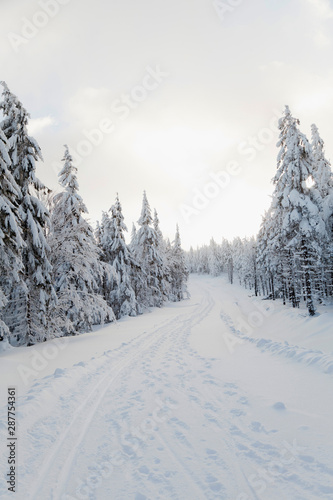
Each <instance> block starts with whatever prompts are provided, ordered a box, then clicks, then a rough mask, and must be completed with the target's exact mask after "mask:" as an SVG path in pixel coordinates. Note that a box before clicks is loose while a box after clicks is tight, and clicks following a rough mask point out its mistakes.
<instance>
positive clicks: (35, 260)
mask: <svg viewBox="0 0 333 500" xmlns="http://www.w3.org/2000/svg"><path fill="white" fill-rule="evenodd" d="M2 86H3V87H4V91H3V101H2V102H1V104H0V109H1V110H2V112H3V115H4V120H3V121H2V123H1V124H0V128H1V129H2V131H3V132H4V134H5V136H6V138H7V141H8V145H9V151H8V153H9V157H10V160H11V164H10V170H11V173H12V175H13V177H14V179H15V181H16V183H17V185H18V187H19V189H20V198H19V201H18V203H19V207H18V213H19V216H20V219H21V221H22V222H21V226H22V238H23V241H24V243H25V246H24V248H23V250H22V262H23V278H22V281H21V286H17V283H16V282H15V280H14V281H13V282H12V285H11V293H10V296H9V307H8V308H7V310H6V313H5V314H6V318H7V320H8V321H9V324H8V326H9V328H10V330H11V332H12V335H15V336H16V339H17V341H18V342H19V343H24V342H27V343H28V344H29V345H31V344H34V343H36V342H39V341H42V340H46V339H47V338H48V336H49V332H48V309H49V307H52V305H53V304H54V303H55V301H56V296H55V292H54V289H53V286H52V283H51V264H50V262H49V251H50V249H49V246H48V244H47V242H46V238H45V231H46V227H47V224H48V220H49V214H48V211H47V209H46V207H45V205H44V204H43V203H42V202H41V201H40V199H39V198H38V195H41V194H42V193H45V192H47V191H48V190H47V188H46V187H45V186H44V185H43V184H42V183H41V182H40V181H39V179H38V178H37V177H36V161H37V160H42V154H41V150H40V147H39V146H38V144H37V142H36V141H35V139H33V138H32V137H30V136H29V135H28V131H27V125H28V118H29V114H28V113H27V111H26V110H25V109H24V107H23V106H22V104H21V102H20V101H19V100H18V99H17V97H16V96H15V95H14V94H12V93H11V92H10V91H9V89H8V87H7V85H6V84H5V83H4V82H2Z"/></svg>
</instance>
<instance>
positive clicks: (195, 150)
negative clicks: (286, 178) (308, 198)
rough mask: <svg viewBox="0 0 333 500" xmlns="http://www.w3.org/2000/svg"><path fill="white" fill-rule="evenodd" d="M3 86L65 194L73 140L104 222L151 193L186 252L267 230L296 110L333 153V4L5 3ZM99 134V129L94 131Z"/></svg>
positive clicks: (133, 210) (132, 215)
mask: <svg viewBox="0 0 333 500" xmlns="http://www.w3.org/2000/svg"><path fill="white" fill-rule="evenodd" d="M0 28H1V44H0V67H1V75H0V79H1V80H5V81H6V82H7V84H8V85H9V87H10V89H11V91H12V92H13V93H15V94H16V95H17V96H18V97H19V98H20V100H21V101H22V102H23V104H24V106H25V107H26V108H27V110H28V111H29V112H30V114H31V118H32V120H31V125H30V132H31V133H32V134H33V135H34V137H35V138H36V139H37V140H38V142H39V144H40V146H41V148H42V151H43V156H44V163H41V164H39V165H38V175H39V177H40V178H41V180H42V181H43V182H44V183H46V184H47V185H48V186H49V187H51V188H52V189H59V188H58V184H57V174H58V171H59V163H61V162H60V160H61V158H62V157H63V145H64V144H65V143H66V144H68V145H69V147H70V149H71V152H72V153H73V154H74V157H75V159H76V164H77V166H78V168H79V173H78V178H79V183H80V194H81V195H82V197H83V199H84V201H85V203H86V205H87V207H88V210H89V214H90V215H89V217H90V220H91V222H92V223H93V224H95V221H96V220H97V219H100V218H101V212H102V210H108V209H109V208H110V206H111V205H112V204H113V202H114V198H115V195H116V192H119V197H120V200H121V202H122V205H123V211H124V216H125V222H126V223H127V226H128V228H129V230H131V225H132V222H133V221H136V220H137V219H138V218H139V215H140V210H141V201H142V192H143V190H144V189H145V190H146V191H147V196H148V200H149V202H150V204H151V207H152V208H155V207H156V209H157V211H158V213H159V217H160V221H161V228H162V231H163V232H164V234H165V236H168V237H170V238H172V237H173V235H174V230H175V225H176V223H177V222H178V223H179V225H180V230H181V236H182V241H183V246H184V247H185V248H189V247H190V245H193V246H196V245H197V244H199V245H201V244H203V243H206V242H207V243H208V242H209V240H210V238H211V237H212V236H213V237H214V238H215V239H216V240H217V241H220V240H221V238H222V237H223V236H224V237H227V238H233V237H234V236H237V235H239V236H246V235H248V236H250V235H252V234H256V232H257V231H258V229H259V225H260V221H261V216H262V214H263V213H264V211H265V210H266V209H267V208H268V206H269V203H270V198H269V195H270V194H271V193H272V189H273V188H272V184H271V178H272V177H273V175H274V172H275V168H276V156H277V152H278V151H277V148H276V142H277V138H278V131H277V128H276V126H277V117H278V116H279V115H280V114H281V113H282V110H283V108H284V105H285V104H289V106H290V108H291V111H292V113H293V114H294V115H295V116H297V117H298V118H299V119H300V121H301V129H302V131H303V132H305V133H306V134H307V135H308V137H309V138H310V125H311V123H313V122H314V123H316V124H317V126H318V127H319V131H320V133H321V135H322V137H323V139H324V141H325V143H326V152H327V156H328V158H332V153H333V141H332V138H333V120H332V111H333V71H332V60H333V59H332V55H333V45H332V43H333V4H332V3H331V2H330V1H329V0H243V1H242V0H225V1H224V0H218V1H217V2H215V5H214V2H213V1H212V0H168V1H165V0H163V1H162V0H109V1H106V0H94V1H90V0H44V1H43V0H40V1H37V0H36V1H35V0H1V3H0ZM96 130H99V131H98V132H96Z"/></svg>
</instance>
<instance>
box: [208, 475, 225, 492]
mask: <svg viewBox="0 0 333 500" xmlns="http://www.w3.org/2000/svg"><path fill="white" fill-rule="evenodd" d="M206 483H207V484H208V485H209V488H210V489H211V490H212V491H221V490H222V488H223V486H222V484H221V483H219V482H218V479H217V478H216V477H215V476H213V475H212V474H208V476H206Z"/></svg>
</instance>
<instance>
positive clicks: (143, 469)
mask: <svg viewBox="0 0 333 500" xmlns="http://www.w3.org/2000/svg"><path fill="white" fill-rule="evenodd" d="M139 472H141V474H149V469H148V467H147V466H146V465H142V466H141V467H140V468H139Z"/></svg>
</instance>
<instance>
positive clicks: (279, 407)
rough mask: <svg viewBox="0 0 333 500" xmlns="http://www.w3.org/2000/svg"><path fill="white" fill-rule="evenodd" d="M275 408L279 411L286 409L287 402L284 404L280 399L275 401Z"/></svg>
mask: <svg viewBox="0 0 333 500" xmlns="http://www.w3.org/2000/svg"><path fill="white" fill-rule="evenodd" d="M273 408H274V410H279V411H281V410H285V409H286V406H285V404H284V403H282V402H281V401H278V402H277V403H274V404H273Z"/></svg>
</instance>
